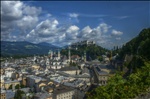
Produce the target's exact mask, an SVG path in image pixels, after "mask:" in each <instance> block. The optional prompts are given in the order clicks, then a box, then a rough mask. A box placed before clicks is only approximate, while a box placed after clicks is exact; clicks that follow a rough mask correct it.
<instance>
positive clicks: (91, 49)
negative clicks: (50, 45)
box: [61, 45, 108, 60]
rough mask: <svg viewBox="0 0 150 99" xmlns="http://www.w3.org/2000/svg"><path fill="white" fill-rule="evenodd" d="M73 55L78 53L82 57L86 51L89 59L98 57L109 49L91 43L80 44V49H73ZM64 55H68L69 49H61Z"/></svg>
mask: <svg viewBox="0 0 150 99" xmlns="http://www.w3.org/2000/svg"><path fill="white" fill-rule="evenodd" d="M70 51H71V55H78V56H80V57H82V56H84V52H86V56H87V60H94V59H97V57H98V56H101V55H103V54H105V53H106V52H108V50H107V49H105V48H102V47H101V46H97V45H91V46H85V45H82V46H78V49H77V50H76V49H71V50H70ZM61 54H62V55H66V56H68V49H67V48H66V49H62V50H61Z"/></svg>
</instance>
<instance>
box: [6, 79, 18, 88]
mask: <svg viewBox="0 0 150 99" xmlns="http://www.w3.org/2000/svg"><path fill="white" fill-rule="evenodd" d="M11 85H12V89H15V86H16V85H20V81H18V80H14V81H5V82H4V86H5V89H9V87H10V86H11Z"/></svg>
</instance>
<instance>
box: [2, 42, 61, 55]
mask: <svg viewBox="0 0 150 99" xmlns="http://www.w3.org/2000/svg"><path fill="white" fill-rule="evenodd" d="M57 49H60V47H58V46H54V45H52V44H49V43H45V42H42V43H39V44H33V43H30V42H27V41H17V42H10V41H1V55H2V56H5V55H6V56H10V55H35V54H38V55H42V54H47V53H48V51H49V50H57Z"/></svg>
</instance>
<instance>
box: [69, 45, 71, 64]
mask: <svg viewBox="0 0 150 99" xmlns="http://www.w3.org/2000/svg"><path fill="white" fill-rule="evenodd" d="M70 55H71V53H70V46H69V50H68V61H69V62H70V61H71V56H70Z"/></svg>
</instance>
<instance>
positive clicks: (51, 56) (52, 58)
mask: <svg viewBox="0 0 150 99" xmlns="http://www.w3.org/2000/svg"><path fill="white" fill-rule="evenodd" d="M51 59H53V51H51Z"/></svg>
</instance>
